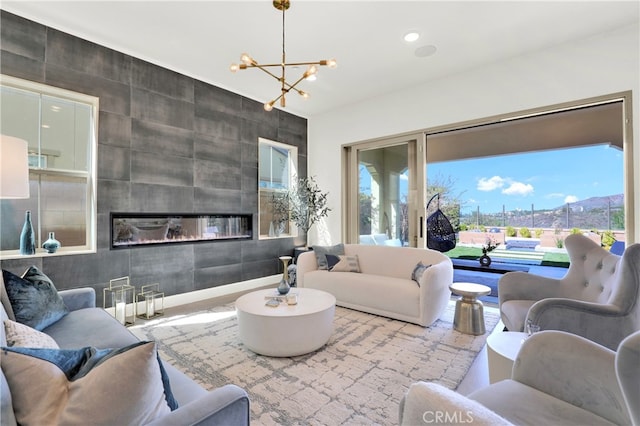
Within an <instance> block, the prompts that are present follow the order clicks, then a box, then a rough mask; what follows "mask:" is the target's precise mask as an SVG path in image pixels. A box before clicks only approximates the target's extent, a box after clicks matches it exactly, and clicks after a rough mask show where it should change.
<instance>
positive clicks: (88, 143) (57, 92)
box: [0, 75, 98, 259]
mask: <svg viewBox="0 0 640 426" xmlns="http://www.w3.org/2000/svg"><path fill="white" fill-rule="evenodd" d="M0 82H1V86H0V89H1V92H0V94H1V109H0V129H1V131H2V134H3V135H8V136H13V137H17V138H20V139H23V140H26V141H27V142H28V155H29V189H30V198H29V199H18V200H13V199H3V200H1V201H0V208H1V215H0V226H1V228H2V239H1V241H0V251H1V255H2V258H5V259H6V258H11V257H17V256H19V254H18V253H19V246H20V232H21V230H22V225H23V223H24V220H25V212H26V211H27V210H28V211H31V219H32V223H33V228H34V230H35V234H36V248H37V250H36V256H37V255H43V253H44V250H43V249H41V248H40V247H42V243H43V242H44V241H45V240H47V238H48V236H49V233H50V232H54V233H55V238H56V239H57V240H59V241H60V242H61V244H62V247H61V248H60V250H58V252H57V253H58V254H69V253H77V252H91V251H95V248H96V241H95V240H96V238H95V235H96V229H95V228H96V225H95V224H96V203H95V174H96V167H95V164H96V161H95V160H96V158H95V156H96V146H97V141H96V139H97V137H96V135H97V129H98V123H97V116H98V98H96V97H93V96H88V95H84V94H80V93H75V92H71V91H68V90H63V89H59V88H55V87H51V86H46V85H43V84H38V83H34V82H30V81H26V80H21V79H17V78H13V77H9V76H4V75H2V76H1V80H0ZM47 256H51V254H47Z"/></svg>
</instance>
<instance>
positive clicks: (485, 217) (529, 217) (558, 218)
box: [460, 194, 624, 230]
mask: <svg viewBox="0 0 640 426" xmlns="http://www.w3.org/2000/svg"><path fill="white" fill-rule="evenodd" d="M623 210H624V194H616V195H610V196H604V197H590V198H587V199H585V200H580V201H576V202H575V203H569V211H568V212H567V204H562V205H560V206H558V207H556V208H554V209H544V210H534V212H533V214H531V212H525V211H515V210H512V211H507V212H505V214H504V216H503V214H502V213H501V212H496V213H484V214H482V218H481V221H482V223H481V225H485V226H507V225H508V226H512V227H515V228H519V227H528V228H552V229H553V228H555V229H558V228H560V229H571V228H579V229H599V230H607V229H621V228H620V227H621V226H623V225H622V222H623V220H624V219H623V217H624V216H623V214H624V212H623ZM460 220H461V222H462V223H471V224H472V225H473V224H474V223H475V221H476V218H475V215H473V214H471V215H466V216H462V217H461V218H460Z"/></svg>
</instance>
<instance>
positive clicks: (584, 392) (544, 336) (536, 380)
mask: <svg viewBox="0 0 640 426" xmlns="http://www.w3.org/2000/svg"><path fill="white" fill-rule="evenodd" d="M511 378H512V379H513V380H516V381H518V382H520V383H522V384H525V385H527V386H530V387H532V388H534V389H537V390H539V391H541V392H543V393H545V394H548V395H550V396H553V397H555V398H557V399H560V400H562V401H566V402H568V403H569V404H571V405H574V406H576V407H589V411H591V412H593V413H595V414H597V415H599V416H601V417H604V418H605V419H609V420H610V421H612V422H614V423H617V424H628V422H629V420H628V419H623V418H620V413H621V411H624V408H622V409H621V407H625V405H624V404H625V403H624V397H623V396H622V392H621V390H620V387H619V386H618V381H617V379H616V373H615V352H614V351H612V350H609V349H607V348H605V347H604V346H601V345H598V344H597V343H594V342H592V341H590V340H587V339H585V338H583V337H580V336H577V335H574V334H570V333H565V332H563V331H541V332H539V333H536V334H534V335H533V336H531V337H529V338H528V339H526V340H525V341H524V343H523V344H522V347H521V348H520V351H519V352H518V356H517V357H516V360H515V362H514V365H513V371H512V374H511Z"/></svg>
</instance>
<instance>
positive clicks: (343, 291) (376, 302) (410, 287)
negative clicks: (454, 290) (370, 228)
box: [297, 244, 453, 326]
mask: <svg viewBox="0 0 640 426" xmlns="http://www.w3.org/2000/svg"><path fill="white" fill-rule="evenodd" d="M344 253H345V255H346V256H353V255H357V256H358V263H359V265H360V271H361V272H360V273H354V272H334V271H331V272H329V271H327V270H318V263H317V260H316V253H315V252H313V251H310V252H307V253H303V254H301V255H300V256H299V257H298V263H297V265H298V267H297V285H298V286H299V287H307V288H315V289H318V290H323V291H326V292H328V293H331V294H333V295H334V296H335V298H336V304H337V305H338V306H343V307H345V308H351V309H356V310H359V311H363V312H368V313H372V314H375V315H381V316H385V317H389V318H394V319H398V320H401V321H406V322H410V323H414V324H418V325H421V326H428V325H430V324H432V323H433V322H434V321H435V320H436V319H438V318H439V317H440V315H442V313H443V312H444V310H445V309H446V307H447V304H448V302H449V299H450V298H451V291H450V290H449V285H451V283H452V282H453V265H452V263H451V260H450V259H449V258H448V257H447V256H445V255H444V254H442V253H440V252H438V251H435V250H429V249H418V248H412V247H390V246H372V245H359V244H345V245H344ZM420 261H421V262H422V263H423V264H424V265H431V266H430V267H429V268H427V269H426V271H425V272H424V274H423V275H422V277H421V278H420V285H418V283H417V282H416V281H413V280H412V279H411V274H412V272H413V270H414V269H415V267H416V265H417V264H418V262H420Z"/></svg>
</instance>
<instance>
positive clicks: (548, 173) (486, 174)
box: [427, 145, 623, 212]
mask: <svg viewBox="0 0 640 426" xmlns="http://www.w3.org/2000/svg"><path fill="white" fill-rule="evenodd" d="M427 174H428V179H433V178H434V177H436V176H438V175H440V176H441V177H442V178H445V179H446V178H448V177H451V178H452V180H453V181H454V182H455V187H454V188H455V189H454V191H453V194H454V195H458V194H461V195H460V198H461V200H463V201H464V202H465V203H466V205H465V206H464V208H463V211H464V212H468V211H470V210H475V209H476V208H477V207H478V206H479V207H480V210H481V211H486V212H498V211H501V210H502V205H503V204H504V205H505V209H506V210H515V209H522V210H530V209H531V204H532V203H533V204H534V206H535V208H536V210H537V209H550V208H554V207H558V206H560V205H562V204H565V203H567V202H569V203H571V202H575V201H579V200H584V199H587V198H590V197H594V196H607V195H615V194H621V193H623V153H622V151H620V150H618V149H616V148H611V147H609V146H605V145H599V146H593V147H582V148H574V149H563V150H554V151H545V152H536V153H527V154H514V155H503V156H498V157H487V158H480V159H470V160H460V161H453V162H445V163H434V164H429V165H428V167H427Z"/></svg>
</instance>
